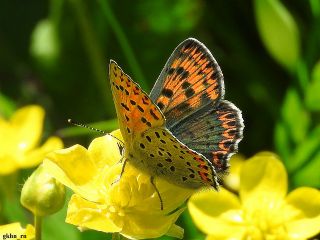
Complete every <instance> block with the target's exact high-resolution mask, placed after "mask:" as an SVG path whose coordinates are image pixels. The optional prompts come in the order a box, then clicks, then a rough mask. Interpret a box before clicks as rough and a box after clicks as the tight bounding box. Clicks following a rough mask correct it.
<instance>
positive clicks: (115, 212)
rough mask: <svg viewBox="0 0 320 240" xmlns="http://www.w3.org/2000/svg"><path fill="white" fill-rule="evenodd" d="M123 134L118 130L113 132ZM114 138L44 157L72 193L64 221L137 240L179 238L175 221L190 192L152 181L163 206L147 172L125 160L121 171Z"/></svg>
mask: <svg viewBox="0 0 320 240" xmlns="http://www.w3.org/2000/svg"><path fill="white" fill-rule="evenodd" d="M113 135H115V136H117V137H118V138H120V139H121V138H122V137H121V133H120V131H119V130H117V131H116V132H114V133H113ZM117 143H118V141H117V140H116V139H115V138H113V137H111V136H109V135H107V136H104V137H99V138H96V139H95V140H93V141H92V143H91V144H90V146H89V148H88V150H87V149H85V148H84V147H82V146H80V145H75V146H72V147H70V148H67V149H63V150H59V151H55V152H53V153H50V154H49V155H48V159H46V160H45V161H44V167H45V168H46V170H47V171H48V172H49V173H50V174H52V176H54V177H55V178H56V179H57V180H58V181H60V182H61V183H63V184H64V185H66V186H67V187H69V188H71V189H72V190H73V191H74V192H75V194H74V195H73V196H72V198H71V200H70V202H69V206H68V213H67V218H66V222H68V223H71V224H74V225H77V226H78V227H79V229H80V230H85V229H87V228H89V229H94V230H98V231H103V232H119V233H120V234H122V235H123V236H126V237H128V238H135V239H145V238H156V237H160V236H162V235H165V234H166V235H170V236H174V237H179V238H182V237H183V229H182V228H180V227H178V226H177V225H175V224H174V223H175V221H176V220H177V218H178V217H179V215H180V214H181V213H182V212H183V211H184V209H185V207H181V205H182V204H183V203H184V202H185V201H186V200H187V199H188V197H190V195H191V194H192V191H191V190H188V189H182V188H180V187H177V186H174V185H171V184H169V183H168V182H166V181H164V180H161V179H156V185H157V188H158V190H159V191H160V194H161V197H162V200H163V204H164V209H163V210H160V200H159V198H158V195H157V193H156V191H155V188H154V187H153V185H152V184H151V182H150V176H148V175H146V174H144V173H142V172H140V171H139V170H137V169H135V168H134V167H133V166H132V165H130V163H129V162H128V163H127V165H126V167H125V171H124V173H123V175H122V177H121V179H120V180H119V181H116V180H117V179H118V177H119V175H120V172H121V169H122V163H120V162H119V161H120V159H121V154H120V151H119V147H118V145H117Z"/></svg>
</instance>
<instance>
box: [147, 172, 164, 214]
mask: <svg viewBox="0 0 320 240" xmlns="http://www.w3.org/2000/svg"><path fill="white" fill-rule="evenodd" d="M150 182H151V184H152V186H153V187H154V189H155V190H156V193H157V194H158V197H159V200H160V209H161V210H163V201H162V198H161V195H160V192H159V190H158V188H157V186H156V183H155V182H154V176H151V177H150Z"/></svg>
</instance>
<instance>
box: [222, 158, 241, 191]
mask: <svg viewBox="0 0 320 240" xmlns="http://www.w3.org/2000/svg"><path fill="white" fill-rule="evenodd" d="M244 160H245V158H244V156H243V155H241V154H239V153H238V154H235V155H233V156H232V157H231V158H230V162H229V163H230V168H229V173H228V175H226V176H225V177H224V179H223V185H224V186H225V187H226V188H228V189H230V190H232V191H234V192H238V191H239V189H240V172H241V167H242V165H243V163H244Z"/></svg>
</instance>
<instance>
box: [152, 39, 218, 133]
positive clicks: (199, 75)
mask: <svg viewBox="0 0 320 240" xmlns="http://www.w3.org/2000/svg"><path fill="white" fill-rule="evenodd" d="M223 95H224V83H223V75H222V72H221V70H220V67H219V65H218V63H217V62H216V60H215V59H214V58H213V56H212V54H211V53H210V51H209V50H208V49H207V48H206V47H205V46H204V45H203V44H202V43H200V42H199V41H198V40H196V39H193V38H189V39H187V40H185V41H183V42H182V43H181V44H180V45H179V46H178V47H177V48H176V49H175V50H174V51H173V53H172V55H171V56H170V58H169V60H168V61H167V63H166V65H165V67H164V68H163V70H162V72H161V74H160V76H159V78H158V80H157V82H156V84H155V86H154V87H153V89H152V91H151V93H150V97H151V99H152V100H153V101H154V102H155V103H156V104H157V105H158V107H159V108H160V109H161V111H162V112H163V113H164V115H165V116H166V119H167V122H166V126H167V127H168V128H169V129H170V128H171V127H172V126H174V125H177V124H179V122H180V121H181V120H182V119H184V118H185V117H187V116H188V115H190V114H192V113H193V112H195V111H197V110H198V109H199V108H202V107H204V106H206V105H207V104H209V103H216V102H218V101H219V100H220V99H222V98H223Z"/></svg>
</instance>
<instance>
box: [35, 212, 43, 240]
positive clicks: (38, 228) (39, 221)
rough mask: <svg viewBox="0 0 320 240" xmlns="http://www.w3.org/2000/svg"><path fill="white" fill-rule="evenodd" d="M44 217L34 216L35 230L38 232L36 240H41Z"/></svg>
mask: <svg viewBox="0 0 320 240" xmlns="http://www.w3.org/2000/svg"><path fill="white" fill-rule="evenodd" d="M41 224H42V217H40V216H36V215H34V228H35V231H36V237H35V240H41Z"/></svg>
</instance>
